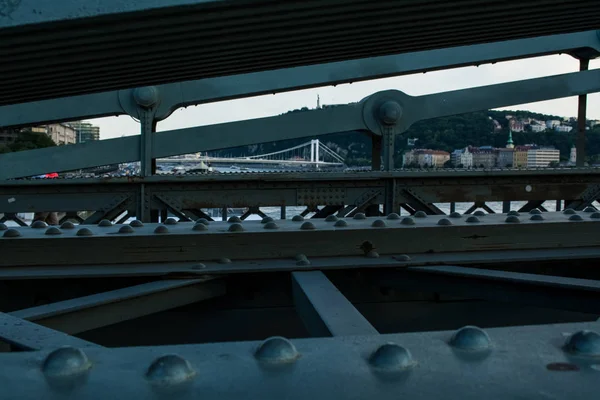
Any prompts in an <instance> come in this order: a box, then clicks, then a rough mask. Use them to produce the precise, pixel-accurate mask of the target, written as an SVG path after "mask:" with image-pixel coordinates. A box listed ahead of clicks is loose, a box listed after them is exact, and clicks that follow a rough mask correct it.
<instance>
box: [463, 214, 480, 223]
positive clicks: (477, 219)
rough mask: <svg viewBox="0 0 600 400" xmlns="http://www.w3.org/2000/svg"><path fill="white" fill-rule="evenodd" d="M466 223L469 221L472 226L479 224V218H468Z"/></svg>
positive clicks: (472, 216)
mask: <svg viewBox="0 0 600 400" xmlns="http://www.w3.org/2000/svg"><path fill="white" fill-rule="evenodd" d="M465 221H467V222H468V223H470V224H476V223H478V222H479V218H477V217H476V216H474V215H471V216H470V217H468V218H467V219H466V220H465Z"/></svg>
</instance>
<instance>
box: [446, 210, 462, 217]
mask: <svg viewBox="0 0 600 400" xmlns="http://www.w3.org/2000/svg"><path fill="white" fill-rule="evenodd" d="M449 217H450V218H462V214H461V213H459V212H456V211H454V212H451V213H450V215H449Z"/></svg>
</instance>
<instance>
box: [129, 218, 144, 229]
mask: <svg viewBox="0 0 600 400" xmlns="http://www.w3.org/2000/svg"><path fill="white" fill-rule="evenodd" d="M129 225H130V226H132V227H134V228H141V227H143V226H144V224H143V222H142V221H140V220H138V219H134V220H133V221H131V222H130V223H129Z"/></svg>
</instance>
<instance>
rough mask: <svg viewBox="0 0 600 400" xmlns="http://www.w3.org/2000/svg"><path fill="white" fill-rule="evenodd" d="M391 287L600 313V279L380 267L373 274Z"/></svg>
mask: <svg viewBox="0 0 600 400" xmlns="http://www.w3.org/2000/svg"><path fill="white" fill-rule="evenodd" d="M371 277H372V278H374V279H376V280H377V282H379V283H385V285H386V286H388V287H394V288H401V289H402V290H406V291H420V290H429V291H435V292H440V293H444V294H453V295H459V296H463V297H469V298H477V299H484V300H490V301H499V302H511V303H519V304H528V305H534V306H538V307H547V308H555V309H559V310H571V311H579V312H584V313H590V314H598V315H600V282H599V281H594V280H588V279H576V278H566V277H562V276H561V277H557V276H547V275H534V274H525V273H519V272H509V271H496V270H486V269H478V268H465V267H457V266H427V267H410V268H406V269H403V270H396V271H393V270H389V269H386V270H381V271H377V272H374V273H373V274H372V276H371Z"/></svg>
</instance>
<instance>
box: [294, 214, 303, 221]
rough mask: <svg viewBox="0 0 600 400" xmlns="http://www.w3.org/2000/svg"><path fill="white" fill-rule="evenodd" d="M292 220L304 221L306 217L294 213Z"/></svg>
mask: <svg viewBox="0 0 600 400" xmlns="http://www.w3.org/2000/svg"><path fill="white" fill-rule="evenodd" d="M292 221H294V222H302V221H304V217H303V216H302V215H294V216H293V217H292Z"/></svg>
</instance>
